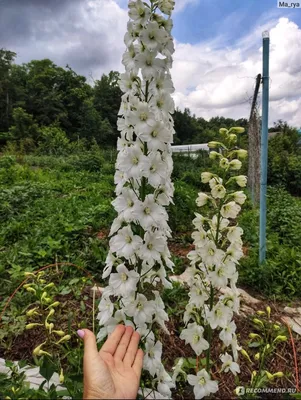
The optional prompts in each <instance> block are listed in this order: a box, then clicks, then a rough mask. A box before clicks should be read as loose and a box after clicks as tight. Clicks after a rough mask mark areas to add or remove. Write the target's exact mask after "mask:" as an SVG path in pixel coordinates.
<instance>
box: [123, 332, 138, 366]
mask: <svg viewBox="0 0 301 400" xmlns="http://www.w3.org/2000/svg"><path fill="white" fill-rule="evenodd" d="M139 341H140V335H139V333H138V332H134V333H133V335H132V337H131V341H130V344H129V346H128V348H127V351H126V354H125V356H124V359H123V362H124V365H125V367H131V366H132V365H133V362H134V361H135V357H136V354H137V350H138V345H139Z"/></svg>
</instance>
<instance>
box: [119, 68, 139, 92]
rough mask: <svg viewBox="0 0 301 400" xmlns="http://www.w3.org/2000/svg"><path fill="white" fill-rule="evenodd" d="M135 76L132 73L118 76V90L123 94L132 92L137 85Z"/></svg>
mask: <svg viewBox="0 0 301 400" xmlns="http://www.w3.org/2000/svg"><path fill="white" fill-rule="evenodd" d="M136 79H137V75H136V74H133V73H127V72H125V73H123V74H120V81H119V86H120V89H121V90H122V91H123V92H124V93H127V92H132V91H133V89H136V87H137V83H136Z"/></svg>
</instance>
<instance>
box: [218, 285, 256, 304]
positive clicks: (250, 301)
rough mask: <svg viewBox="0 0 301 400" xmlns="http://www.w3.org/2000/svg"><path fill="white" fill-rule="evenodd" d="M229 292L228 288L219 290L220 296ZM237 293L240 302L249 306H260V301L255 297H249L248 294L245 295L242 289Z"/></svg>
mask: <svg viewBox="0 0 301 400" xmlns="http://www.w3.org/2000/svg"><path fill="white" fill-rule="evenodd" d="M229 291H230V292H231V289H230V288H226V289H220V292H221V293H222V294H225V293H227V292H229ZM238 291H239V293H240V299H241V300H242V302H244V303H246V304H249V305H251V306H252V305H255V304H260V303H261V300H258V299H255V297H252V296H251V295H249V293H247V292H246V291H245V290H244V289H239V288H238Z"/></svg>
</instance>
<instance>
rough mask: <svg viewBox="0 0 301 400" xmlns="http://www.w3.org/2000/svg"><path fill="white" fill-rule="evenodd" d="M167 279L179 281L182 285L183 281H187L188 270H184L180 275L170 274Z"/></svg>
mask: <svg viewBox="0 0 301 400" xmlns="http://www.w3.org/2000/svg"><path fill="white" fill-rule="evenodd" d="M169 279H170V280H171V281H172V282H179V283H181V284H182V285H184V284H185V283H188V282H189V279H190V275H189V273H188V271H187V270H186V271H184V272H183V274H181V275H172V276H170V277H169Z"/></svg>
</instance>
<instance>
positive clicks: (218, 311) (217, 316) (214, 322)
mask: <svg viewBox="0 0 301 400" xmlns="http://www.w3.org/2000/svg"><path fill="white" fill-rule="evenodd" d="M232 315H233V312H232V311H231V310H230V309H229V308H228V307H226V306H225V305H224V304H222V303H217V304H216V305H215V306H214V307H213V308H212V310H211V311H209V312H208V315H207V320H208V322H209V324H210V326H211V328H212V329H216V328H217V327H218V326H219V327H221V328H224V327H225V326H227V324H228V322H229V321H230V320H231V318H232Z"/></svg>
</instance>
